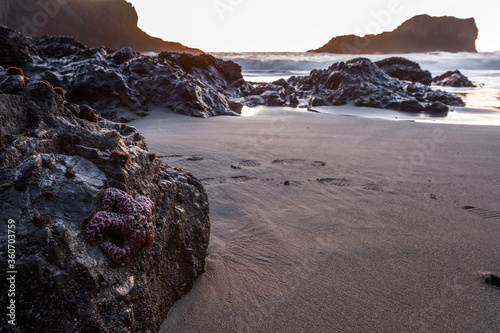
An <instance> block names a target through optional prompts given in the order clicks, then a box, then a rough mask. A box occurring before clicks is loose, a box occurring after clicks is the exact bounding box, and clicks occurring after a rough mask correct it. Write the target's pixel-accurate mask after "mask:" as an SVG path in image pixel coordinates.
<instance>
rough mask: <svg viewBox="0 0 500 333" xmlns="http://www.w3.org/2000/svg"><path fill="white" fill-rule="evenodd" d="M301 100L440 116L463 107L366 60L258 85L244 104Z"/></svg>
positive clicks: (454, 99)
mask: <svg viewBox="0 0 500 333" xmlns="http://www.w3.org/2000/svg"><path fill="white" fill-rule="evenodd" d="M400 62H401V61H400ZM299 99H302V100H307V101H308V105H307V106H309V107H315V106H325V105H343V104H347V103H353V104H354V105H356V106H368V107H375V108H382V109H393V110H398V111H408V112H422V111H424V112H430V113H435V112H437V113H441V114H442V113H443V112H445V111H448V107H447V105H451V106H463V105H464V103H463V101H462V99H461V98H460V97H457V96H454V95H452V94H450V93H447V92H444V91H440V90H432V89H431V88H430V87H429V86H427V85H423V84H421V83H418V82H416V83H413V82H402V81H400V80H399V79H397V78H392V77H390V76H388V75H387V74H385V73H384V72H383V71H382V70H381V69H380V68H379V67H377V65H376V64H375V63H373V62H371V61H370V60H369V59H366V58H356V59H352V60H350V61H347V62H339V63H335V64H333V65H332V66H330V67H329V68H328V69H322V70H317V69H315V70H313V71H311V73H310V75H308V76H299V77H295V76H293V77H291V78H290V79H288V80H287V81H285V80H279V81H276V82H274V83H269V84H265V85H255V86H253V88H252V89H251V90H250V91H249V92H248V95H247V96H246V97H245V98H244V99H243V101H241V103H242V104H244V105H248V106H253V105H259V104H265V105H289V106H296V105H298V104H299ZM435 103H441V104H435ZM444 109H446V110H444Z"/></svg>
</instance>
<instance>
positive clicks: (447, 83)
mask: <svg viewBox="0 0 500 333" xmlns="http://www.w3.org/2000/svg"><path fill="white" fill-rule="evenodd" d="M432 83H434V84H435V85H437V86H442V87H458V88H463V87H468V88H473V87H476V85H475V84H474V83H472V81H470V80H469V78H467V76H465V75H463V74H462V73H460V71H459V70H458V69H456V70H454V71H448V72H446V73H444V74H441V75H439V76H436V77H435V78H434V79H432Z"/></svg>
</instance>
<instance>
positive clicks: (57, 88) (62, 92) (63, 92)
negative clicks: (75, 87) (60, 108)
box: [54, 87, 66, 98]
mask: <svg viewBox="0 0 500 333" xmlns="http://www.w3.org/2000/svg"><path fill="white" fill-rule="evenodd" d="M54 91H55V92H56V93H57V94H58V95H59V96H61V97H62V98H66V92H65V91H64V89H63V88H61V87H55V88H54Z"/></svg>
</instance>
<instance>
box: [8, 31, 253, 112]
mask: <svg viewBox="0 0 500 333" xmlns="http://www.w3.org/2000/svg"><path fill="white" fill-rule="evenodd" d="M2 36H4V39H3V40H0V45H1V44H2V43H3V44H5V45H16V46H12V47H10V48H7V52H3V53H2V51H0V66H4V67H6V66H10V65H12V64H16V62H15V60H16V59H22V61H18V62H17V64H18V65H22V69H23V70H24V72H25V73H26V74H27V76H29V77H31V78H32V79H36V80H46V81H48V82H49V83H51V84H52V85H53V86H59V87H62V88H63V89H64V90H65V92H66V97H67V99H68V101H70V102H73V103H78V104H86V105H89V106H91V107H93V108H94V109H98V110H99V111H100V112H101V114H102V115H103V116H105V117H106V118H108V119H113V120H119V121H122V122H126V121H129V120H131V119H134V118H137V116H142V115H146V114H147V111H148V109H149V105H157V106H162V107H167V108H170V109H171V110H173V111H174V112H178V113H182V114H186V115H191V116H196V117H210V116H215V115H236V113H235V112H234V111H232V110H231V108H230V107H229V104H228V98H229V97H231V96H234V95H239V94H240V93H241V91H244V90H245V89H247V83H246V82H245V81H244V80H243V77H242V75H241V67H240V66H239V65H237V64H235V63H234V62H232V61H224V60H220V59H216V58H214V57H213V56H210V55H207V54H201V55H198V56H195V55H191V54H187V53H168V52H164V53H161V54H160V55H159V56H158V57H150V56H146V55H143V54H140V53H138V52H136V51H133V50H132V49H130V48H124V49H121V50H118V51H117V50H114V49H110V48H108V47H100V48H88V47H86V46H85V45H83V44H82V43H80V42H78V41H77V40H75V39H74V38H72V37H65V36H45V37H35V38H25V37H23V36H22V35H19V34H17V33H15V32H13V31H12V30H10V29H8V28H6V27H1V26H0V37H2ZM9 51H10V52H9Z"/></svg>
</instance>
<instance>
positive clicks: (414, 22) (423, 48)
mask: <svg viewBox="0 0 500 333" xmlns="http://www.w3.org/2000/svg"><path fill="white" fill-rule="evenodd" d="M477 36H478V29H477V26H476V22H475V21H474V19H473V18H469V19H459V18H455V17H450V16H441V17H432V16H429V15H418V16H415V17H413V18H411V19H409V20H407V21H405V22H404V23H403V24H401V25H400V26H399V27H398V28H396V29H395V30H394V31H391V32H384V33H381V34H378V35H366V36H364V37H359V36H355V35H346V36H338V37H334V38H332V39H331V40H330V41H329V42H328V43H327V44H325V45H324V46H322V47H320V48H318V49H316V50H310V51H309V52H329V53H340V54H379V53H383V54H396V53H423V52H435V51H443V52H477V50H476V39H477Z"/></svg>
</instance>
